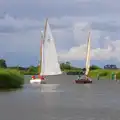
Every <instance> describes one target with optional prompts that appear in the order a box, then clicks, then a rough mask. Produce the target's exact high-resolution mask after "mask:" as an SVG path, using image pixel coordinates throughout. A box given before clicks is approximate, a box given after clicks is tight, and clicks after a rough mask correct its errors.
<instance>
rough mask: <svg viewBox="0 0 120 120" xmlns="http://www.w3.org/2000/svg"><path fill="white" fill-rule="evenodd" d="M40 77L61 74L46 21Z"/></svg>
mask: <svg viewBox="0 0 120 120" xmlns="http://www.w3.org/2000/svg"><path fill="white" fill-rule="evenodd" d="M41 74H42V75H58V74H62V72H61V69H60V64H59V63H58V55H57V51H56V47H55V41H54V38H53V36H52V32H51V29H50V26H49V23H48V21H47V22H46V26H45V33H44V43H43V47H42V68H41Z"/></svg>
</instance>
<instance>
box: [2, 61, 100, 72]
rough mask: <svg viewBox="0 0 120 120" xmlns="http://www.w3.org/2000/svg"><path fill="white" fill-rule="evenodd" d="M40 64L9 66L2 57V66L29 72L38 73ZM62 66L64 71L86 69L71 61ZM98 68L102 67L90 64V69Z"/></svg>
mask: <svg viewBox="0 0 120 120" xmlns="http://www.w3.org/2000/svg"><path fill="white" fill-rule="evenodd" d="M38 67H39V66H29V67H26V68H25V67H21V66H13V67H7V64H6V61H5V60H4V59H0V68H9V69H17V70H20V71H23V72H24V71H26V72H27V73H36V74H38V71H39V70H38V69H39V68H38ZM60 68H61V70H62V71H81V70H85V68H79V67H74V66H72V65H71V63H70V62H68V61H67V62H65V63H61V64H60ZM96 69H101V68H100V67H99V66H96V65H92V66H90V70H96Z"/></svg>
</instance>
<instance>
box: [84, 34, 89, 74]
mask: <svg viewBox="0 0 120 120" xmlns="http://www.w3.org/2000/svg"><path fill="white" fill-rule="evenodd" d="M89 68H90V32H89V36H88V43H87V54H86V72H85V75H88V72H89Z"/></svg>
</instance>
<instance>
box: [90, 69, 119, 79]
mask: <svg viewBox="0 0 120 120" xmlns="http://www.w3.org/2000/svg"><path fill="white" fill-rule="evenodd" d="M113 72H114V73H115V74H116V78H117V79H120V70H105V69H98V70H92V71H90V72H89V76H90V77H91V78H97V75H98V74H99V76H100V78H101V79H111V76H112V73H113Z"/></svg>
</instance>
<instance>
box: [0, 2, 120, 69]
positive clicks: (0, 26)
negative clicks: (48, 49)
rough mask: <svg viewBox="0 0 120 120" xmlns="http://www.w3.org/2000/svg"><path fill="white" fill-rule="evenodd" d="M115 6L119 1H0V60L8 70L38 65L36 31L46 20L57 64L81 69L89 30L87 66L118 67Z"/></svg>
mask: <svg viewBox="0 0 120 120" xmlns="http://www.w3.org/2000/svg"><path fill="white" fill-rule="evenodd" d="M119 4H120V1H119V0H114V1H113V0H0V57H1V58H4V59H6V61H7V63H8V65H10V66H11V65H22V66H29V65H36V64H38V60H39V51H40V50H39V49H40V48H39V46H40V31H41V30H42V29H43V26H44V22H45V18H46V17H48V18H49V24H50V26H51V29H52V32H53V36H54V38H55V40H56V47H57V51H58V54H59V59H60V61H71V62H72V63H73V64H74V65H75V66H77V65H78V66H84V63H85V52H86V42H87V37H88V31H89V30H90V31H91V42H92V43H91V47H92V48H91V64H97V65H100V66H101V67H103V65H104V64H106V63H110V64H117V65H118V66H119V67H120V65H119V64H120V48H119V46H120V13H119V11H120V6H119ZM4 12H5V13H4Z"/></svg>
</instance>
